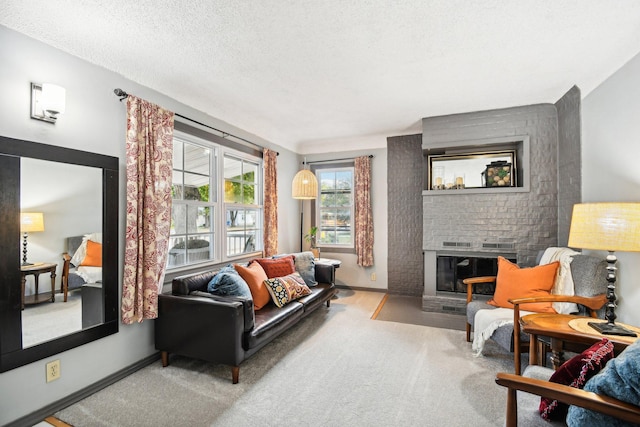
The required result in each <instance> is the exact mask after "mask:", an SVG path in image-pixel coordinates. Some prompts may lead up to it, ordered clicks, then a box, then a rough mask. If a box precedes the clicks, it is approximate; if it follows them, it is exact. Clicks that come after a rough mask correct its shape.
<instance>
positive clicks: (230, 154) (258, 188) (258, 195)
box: [218, 147, 264, 260]
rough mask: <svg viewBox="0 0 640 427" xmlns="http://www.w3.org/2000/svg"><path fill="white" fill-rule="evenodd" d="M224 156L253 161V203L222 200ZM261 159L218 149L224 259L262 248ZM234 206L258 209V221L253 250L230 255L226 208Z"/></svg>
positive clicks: (241, 256) (262, 182) (227, 149)
mask: <svg viewBox="0 0 640 427" xmlns="http://www.w3.org/2000/svg"><path fill="white" fill-rule="evenodd" d="M225 156H228V157H232V158H234V159H236V160H241V161H243V162H249V163H255V164H256V174H257V177H256V178H257V179H256V189H255V191H254V197H255V204H244V203H231V202H225V201H224V159H225ZM262 162H263V160H262V159H261V158H259V157H255V156H251V155H248V154H246V153H241V152H239V151H236V150H233V149H230V148H227V147H221V150H220V158H219V164H220V171H221V172H220V177H221V180H220V188H219V190H218V194H220V197H221V205H222V209H221V218H220V222H221V230H222V231H223V233H222V234H224V238H223V242H222V246H221V248H222V250H223V251H224V252H223V257H224V259H225V260H232V259H237V258H243V257H246V256H247V254H251V253H253V252H260V251H261V250H262V244H263V241H262V236H263V233H264V221H263V219H264V213H263V212H264V207H263V197H264V194H263V191H262V188H263V185H264V180H263V164H262ZM231 206H233V207H235V208H237V210H241V209H247V210H256V211H258V214H257V221H259V226H258V227H256V229H257V232H256V235H257V236H256V239H255V240H256V241H255V242H254V245H255V250H254V251H249V252H243V253H241V254H237V255H231V256H228V255H227V252H228V247H227V242H228V241H229V239H228V238H227V224H226V218H227V209H228V208H229V207H231Z"/></svg>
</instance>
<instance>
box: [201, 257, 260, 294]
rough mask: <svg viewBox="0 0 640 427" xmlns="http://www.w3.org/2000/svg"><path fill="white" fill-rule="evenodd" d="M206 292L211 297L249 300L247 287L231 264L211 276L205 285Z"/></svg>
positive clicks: (249, 292)
mask: <svg viewBox="0 0 640 427" xmlns="http://www.w3.org/2000/svg"><path fill="white" fill-rule="evenodd" d="M207 291H209V293H211V294H213V295H220V296H235V297H247V298H251V291H250V290H249V285H247V282H245V281H244V279H243V278H242V277H240V275H239V274H238V272H237V271H236V269H235V268H233V265H231V264H229V265H227V266H226V267H223V268H222V270H220V271H219V272H218V274H216V275H215V276H213V278H212V279H211V281H209V284H208V285H207Z"/></svg>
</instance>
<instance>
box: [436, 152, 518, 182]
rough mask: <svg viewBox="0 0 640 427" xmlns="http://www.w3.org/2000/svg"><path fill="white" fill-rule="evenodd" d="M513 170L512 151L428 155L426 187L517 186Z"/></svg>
mask: <svg viewBox="0 0 640 427" xmlns="http://www.w3.org/2000/svg"><path fill="white" fill-rule="evenodd" d="M515 170H516V152H515V150H509V151H488V152H481V153H464V154H455V155H450V154H439V155H431V156H429V183H428V188H429V189H430V190H454V189H458V190H459V189H464V188H481V187H494V186H495V187H512V186H517V183H516V173H515Z"/></svg>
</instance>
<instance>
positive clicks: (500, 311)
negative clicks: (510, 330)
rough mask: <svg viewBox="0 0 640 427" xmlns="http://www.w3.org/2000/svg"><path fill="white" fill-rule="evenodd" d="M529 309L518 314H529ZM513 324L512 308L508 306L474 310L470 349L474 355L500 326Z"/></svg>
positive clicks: (476, 354)
mask: <svg viewBox="0 0 640 427" xmlns="http://www.w3.org/2000/svg"><path fill="white" fill-rule="evenodd" d="M531 313H532V312H531V311H520V316H526V315H527V314H531ZM504 325H513V310H512V309H510V308H501V307H498V308H495V309H483V310H478V311H477V312H476V316H475V318H474V321H473V329H474V332H473V344H472V345H471V349H472V350H473V353H474V356H480V355H481V354H482V350H483V349H484V343H485V342H486V341H487V340H488V339H489V338H491V335H493V333H494V332H495V331H496V329H498V328H499V327H501V326H504Z"/></svg>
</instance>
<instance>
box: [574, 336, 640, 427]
mask: <svg viewBox="0 0 640 427" xmlns="http://www.w3.org/2000/svg"><path fill="white" fill-rule="evenodd" d="M584 389H585V390H586V391H592V392H594V393H598V394H603V395H606V396H610V397H613V398H616V399H618V400H622V401H624V402H628V403H631V404H633V405H637V404H638V402H640V340H637V341H635V342H634V343H633V344H631V345H630V346H629V347H627V348H626V349H625V350H624V351H623V352H622V353H620V355H619V356H618V357H616V358H614V359H611V360H610V361H609V362H608V363H607V365H606V366H605V367H604V369H603V370H602V371H600V373H598V374H597V375H595V376H593V377H592V378H591V379H590V380H589V381H587V383H586V384H585V386H584ZM567 425H568V426H569V427H577V426H590V427H599V426H602V427H620V426H633V425H637V424H631V423H628V422H625V421H622V420H620V419H617V418H613V417H610V416H608V415H604V414H601V413H599V412H594V411H590V410H588V409H585V408H581V407H578V406H569V413H568V414H567Z"/></svg>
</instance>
